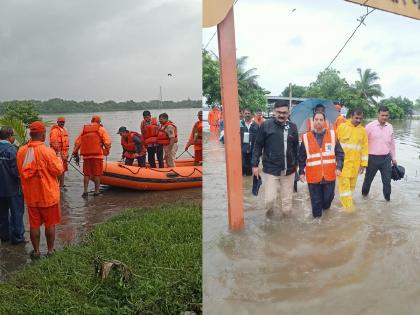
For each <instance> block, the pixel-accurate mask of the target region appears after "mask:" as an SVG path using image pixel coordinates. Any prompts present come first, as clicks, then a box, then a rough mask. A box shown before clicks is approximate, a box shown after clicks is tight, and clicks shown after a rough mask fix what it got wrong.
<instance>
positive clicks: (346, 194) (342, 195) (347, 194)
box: [340, 191, 352, 197]
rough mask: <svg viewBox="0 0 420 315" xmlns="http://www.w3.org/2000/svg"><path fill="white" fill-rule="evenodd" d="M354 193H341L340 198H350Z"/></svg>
mask: <svg viewBox="0 0 420 315" xmlns="http://www.w3.org/2000/svg"><path fill="white" fill-rule="evenodd" d="M351 195H352V192H351V191H343V192H341V193H340V197H348V196H351Z"/></svg>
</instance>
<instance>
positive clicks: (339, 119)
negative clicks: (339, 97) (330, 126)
mask: <svg viewBox="0 0 420 315" xmlns="http://www.w3.org/2000/svg"><path fill="white" fill-rule="evenodd" d="M334 106H335V110H336V111H337V112H338V116H337V118H336V119H335V122H334V130H335V131H337V129H338V127H339V126H340V125H341V124H342V123H345V122H346V117H344V116H343V115H341V108H342V107H343V105H341V104H340V103H339V102H335V103H334Z"/></svg>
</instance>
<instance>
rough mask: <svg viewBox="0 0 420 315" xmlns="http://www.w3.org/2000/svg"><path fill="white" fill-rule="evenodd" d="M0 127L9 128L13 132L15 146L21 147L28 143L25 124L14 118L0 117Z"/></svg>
mask: <svg viewBox="0 0 420 315" xmlns="http://www.w3.org/2000/svg"><path fill="white" fill-rule="evenodd" d="M0 127H11V128H13V130H14V135H15V137H16V142H17V145H19V146H21V145H24V144H26V142H27V141H28V129H27V128H26V126H25V123H24V122H23V121H22V120H20V119H19V118H16V117H0Z"/></svg>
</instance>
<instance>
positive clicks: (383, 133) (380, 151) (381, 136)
mask: <svg viewBox="0 0 420 315" xmlns="http://www.w3.org/2000/svg"><path fill="white" fill-rule="evenodd" d="M365 129H366V133H367V136H368V143H369V154H372V155H387V154H391V158H392V159H393V160H395V158H396V155H395V139H394V129H393V128H392V125H391V124H390V123H385V125H381V124H380V123H379V121H378V120H375V121H372V122H370V123H368V124H367V125H366V127H365Z"/></svg>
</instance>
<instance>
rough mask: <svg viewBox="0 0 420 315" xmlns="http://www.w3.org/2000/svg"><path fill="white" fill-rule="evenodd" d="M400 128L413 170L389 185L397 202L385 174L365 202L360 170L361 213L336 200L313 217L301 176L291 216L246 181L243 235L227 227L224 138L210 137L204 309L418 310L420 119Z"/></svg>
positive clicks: (401, 152)
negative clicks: (267, 203)
mask: <svg viewBox="0 0 420 315" xmlns="http://www.w3.org/2000/svg"><path fill="white" fill-rule="evenodd" d="M393 125H394V129H395V133H396V139H397V160H398V162H399V164H401V165H403V166H404V167H405V168H406V174H407V176H406V178H405V179H404V180H400V181H398V182H394V181H393V182H392V195H391V202H386V201H385V200H384V199H383V196H382V183H381V181H380V176H379V173H378V175H377V176H376V178H375V180H374V182H373V184H372V188H371V192H370V194H369V197H368V198H367V199H363V198H362V196H361V185H362V181H363V176H361V177H360V178H359V181H358V183H357V186H356V191H355V198H354V200H355V212H354V213H346V212H344V211H343V210H342V208H341V207H340V203H339V200H338V198H337V197H336V199H335V200H334V202H333V205H332V207H331V209H330V210H328V211H327V212H326V213H325V215H324V216H323V218H322V219H316V220H315V219H313V218H312V215H311V208H310V200H309V194H308V191H307V186H306V184H303V183H299V186H298V192H297V193H295V194H294V196H293V215H292V217H291V218H287V219H281V218H279V217H278V216H277V217H276V216H275V217H274V218H273V219H267V218H266V216H265V211H264V207H263V205H264V202H263V198H262V196H263V193H264V191H261V193H260V194H259V196H258V197H254V196H253V195H252V194H251V185H252V182H251V178H245V179H244V181H243V187H244V207H245V228H244V229H243V230H242V231H240V232H231V231H229V230H228V226H227V223H228V218H227V202H226V179H225V154H224V149H223V145H221V144H220V143H219V142H218V141H217V136H216V135H210V134H209V133H206V134H205V138H206V141H207V142H206V145H205V149H204V159H205V168H204V183H203V213H204V224H203V226H204V236H203V239H204V275H203V280H204V310H205V314H312V315H315V314H322V315H324V314H340V315H346V314H349V315H350V314H351V315H353V314H369V315H370V314H372V315H374V314H375V315H376V314H420V300H419V296H420V280H419V279H420V207H419V205H420V195H419V193H420V189H419V188H420V185H419V183H420V159H419V158H420V156H419V154H420V121H418V120H417V121H416V120H413V121H404V122H394V123H393ZM263 185H264V183H263ZM261 189H263V186H262V187H261Z"/></svg>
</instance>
